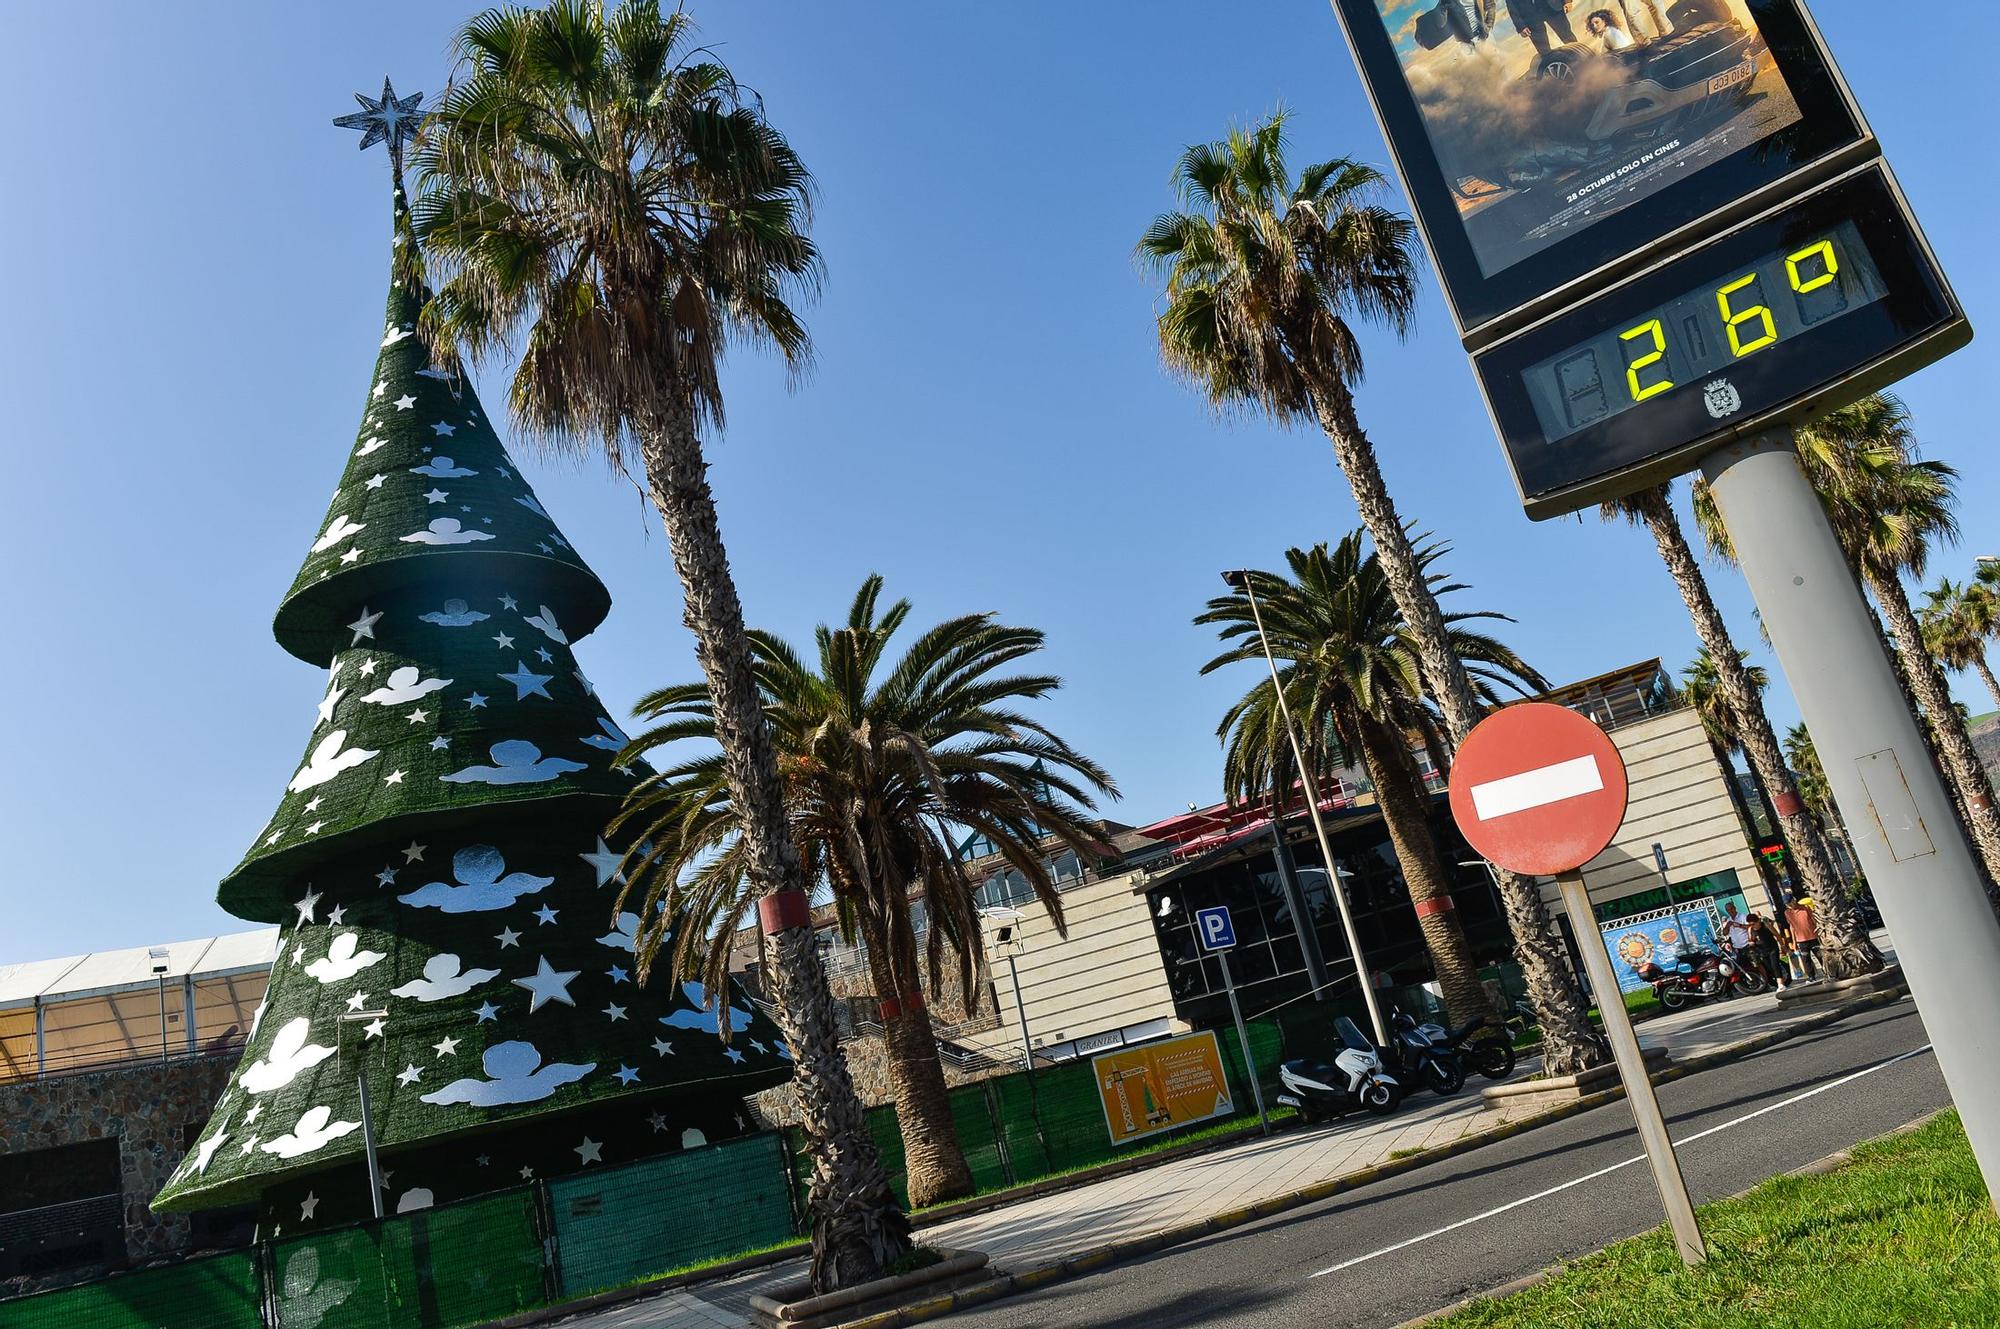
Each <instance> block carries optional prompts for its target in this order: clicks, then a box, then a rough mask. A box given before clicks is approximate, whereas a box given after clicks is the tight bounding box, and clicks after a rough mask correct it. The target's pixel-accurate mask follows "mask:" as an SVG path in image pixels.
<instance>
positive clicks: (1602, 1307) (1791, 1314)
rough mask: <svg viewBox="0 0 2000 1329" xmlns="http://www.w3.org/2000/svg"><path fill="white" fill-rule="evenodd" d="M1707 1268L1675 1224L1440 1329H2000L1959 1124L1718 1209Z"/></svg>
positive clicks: (1711, 1221) (1876, 1147)
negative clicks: (1783, 1328) (1679, 1247)
mask: <svg viewBox="0 0 2000 1329" xmlns="http://www.w3.org/2000/svg"><path fill="white" fill-rule="evenodd" d="M1701 1223H1702V1231H1703V1232H1704V1233H1705V1234H1706V1236H1707V1238H1708V1247H1709V1259H1708V1263H1707V1264H1705V1265H1703V1266H1701V1267H1700V1268H1698V1269H1692V1270H1689V1269H1684V1268H1682V1266H1681V1263H1680V1260H1679V1259H1678V1257H1676V1256H1675V1254H1674V1248H1673V1243H1672V1242H1671V1241H1670V1240H1669V1238H1668V1237H1667V1235H1666V1230H1665V1229H1664V1228H1661V1229H1659V1230H1657V1231H1654V1232H1650V1233H1648V1234H1646V1235H1645V1236H1642V1237H1634V1238H1633V1239H1631V1240H1630V1241H1622V1242H1619V1243H1618V1244H1617V1245H1615V1246H1612V1247H1609V1248H1608V1249H1606V1250H1603V1251H1600V1252H1598V1253H1597V1254H1596V1255H1593V1256H1589V1257H1588V1258H1586V1259H1583V1260H1579V1261H1577V1262H1576V1263H1575V1264H1572V1265H1570V1266H1569V1268H1568V1269H1567V1270H1565V1271H1564V1272H1563V1273H1562V1274H1560V1275H1559V1276H1557V1277H1556V1278H1553V1279H1551V1280H1549V1281H1548V1282H1546V1283H1543V1284H1541V1285H1540V1286H1539V1287H1535V1288H1531V1289H1529V1290H1528V1291H1526V1292H1523V1293H1520V1294H1518V1295H1516V1296H1512V1297H1506V1298H1502V1299H1500V1300H1497V1301H1485V1302H1477V1303H1474V1304H1473V1305H1471V1306H1468V1307H1466V1308H1465V1309H1464V1310H1461V1311H1459V1312H1457V1313H1456V1314H1454V1315H1450V1316H1446V1317H1445V1318H1443V1319H1440V1320H1436V1321H1433V1322H1432V1325H1431V1326H1430V1329H1475V1327H1478V1329H1501V1327H1503V1326H1504V1327H1505V1329H1530V1327H1531V1326H1532V1329H1600V1327H1601V1329H1629V1326H1632V1325H1635V1324H1648V1325H1650V1324H1666V1325H1672V1326H1674V1327H1675V1329H1764V1327H1765V1326H1769V1325H1797V1326H1809V1327H1810V1329H1864V1327H1865V1329H1879V1327H1881V1326H1892V1325H1893V1326H1902V1325H1921V1326H1924V1329H1933V1327H1935V1329H1945V1327H1946V1326H1961V1327H1962V1329H1973V1326H1989V1325H2000V1221H1996V1219H1995V1217H1994V1214H1993V1210H1992V1207H1991V1206H1990V1205H1989V1203H1988V1201H1987V1196H1986V1187H1985V1186H1984V1185H1983V1184H1982V1183H1981V1182H1980V1179H1979V1169H1978V1168H1977V1166H1975V1165H1974V1163H1973V1161H1972V1152H1971V1150H1970V1149H1968V1148H1967V1147H1966V1143H1965V1132H1964V1131H1963V1130H1962V1129H1961V1128H1960V1126H1959V1124H1958V1115H1957V1114H1956V1113H1955V1112H1947V1113H1945V1114H1944V1115H1942V1116H1940V1117H1938V1118H1937V1119H1936V1120H1934V1121H1932V1122H1930V1123H1929V1124H1928V1125H1926V1126H1924V1127H1923V1128H1922V1129H1921V1130H1918V1131H1916V1132H1913V1133H1912V1134H1909V1135H1903V1136H1898V1137H1896V1138H1894V1139H1890V1140H1883V1141H1879V1142H1876V1143H1874V1144H1867V1145H1863V1146H1861V1147H1859V1148H1857V1149H1856V1150H1855V1151H1854V1161H1853V1162H1852V1163H1850V1164H1848V1165H1847V1166H1846V1167H1843V1168H1841V1169H1840V1170H1839V1171H1837V1172H1833V1173H1829V1174H1827V1175H1825V1176H1819V1177H1775V1178H1773V1179H1772V1180H1770V1181H1768V1182H1765V1183H1764V1184H1763V1185H1761V1186H1759V1187H1757V1188H1756V1189H1755V1190H1753V1191H1751V1192H1750V1193H1749V1194H1748V1195H1745V1196H1742V1197H1741V1198H1738V1199H1734V1200H1723V1201H1720V1202H1718V1203H1716V1204H1711V1205H1704V1206H1703V1207H1702V1209H1701Z"/></svg>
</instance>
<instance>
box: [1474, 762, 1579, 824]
mask: <svg viewBox="0 0 2000 1329" xmlns="http://www.w3.org/2000/svg"><path fill="white" fill-rule="evenodd" d="M1602 788H1604V774H1603V772H1601V771H1599V770H1598V769H1597V758H1596V757H1572V758H1571V759H1570V760H1568V761H1559V762H1557V763H1556V764H1555V765H1553V766H1542V767H1539V768H1537V769H1535V770H1532V771H1522V772H1521V773H1520V774H1519V775H1509V776H1507V777H1505V778H1504V779H1499V780H1488V781H1487V782H1486V783H1485V784H1476V785H1474V786H1472V810H1473V811H1474V812H1476V813H1478V814H1479V819H1480V820H1481V821H1492V820H1493V819H1494V818H1495V817H1504V816H1506V815H1508V814H1509V813H1512V812H1526V811H1527V810H1528V809H1529V808H1539V807H1543V806H1546V805H1547V804H1550V803H1560V802H1562V801H1563V800H1564V799H1566V798H1577V797H1579V796H1581V795H1583V794H1594V793H1596V792H1597V791H1598V790H1600V789H1602Z"/></svg>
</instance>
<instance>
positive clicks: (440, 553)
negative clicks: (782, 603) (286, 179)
mask: <svg viewBox="0 0 2000 1329" xmlns="http://www.w3.org/2000/svg"><path fill="white" fill-rule="evenodd" d="M361 100H362V102H363V105H364V106H365V107H367V108H368V110H367V112H366V113H364V114H363V115H361V116H355V117H347V118H346V120H347V121H350V122H352V123H354V124H355V126H356V127H360V128H365V129H366V130H367V131H368V137H367V140H366V141H365V142H364V146H367V145H368V143H372V142H376V141H382V140H385V139H386V140H387V141H388V142H389V143H390V147H391V150H392V155H393V157H394V159H395V161H396V167H397V169H396V189H395V204H394V211H395V219H394V235H395V257H394V260H393V261H392V269H391V279H390V286H389V302H388V320H387V324H386V326H385V328H384V331H383V337H382V343H381V348H380V352H379V354H378V355H377V358H376V362H375V375H374V378H373V379H372V380H371V383H370V386H369V390H368V400H367V407H366V410H365V411H364V413H363V416H362V423H361V428H360V431H359V433H358V435H357V437H356V443H355V447H354V450H353V452H352V454H351V455H350V457H349V458H348V462H347V467H346V471H345V473H344V474H343V475H342V477H341V481H340V485H339V488H338V489H337V490H336V491H335V493H334V498H333V502H332V503H331V504H330V505H329V507H328V509H327V517H326V521H325V522H324V524H323V525H322V526H321V528H320V532H319V534H318V536H317V538H316V539H315V540H314V541H313V542H312V545H311V547H310V549H309V550H308V551H307V555H306V560H305V564H304V566H303V567H302V568H301V569H300V571H299V574H298V577H297V579H296V580H295V581H294V582H293V584H292V587H291V590H290V591H289V592H288V593H287V594H286V596H285V599H284V602H283V603H282V605H281V606H280V607H279V609H278V615H277V620H276V623H275V626H274V631H275V634H276V636H277V639H278V642H279V644H280V645H282V646H283V647H284V648H285V649H286V650H288V651H290V652H291V653H292V654H293V655H296V656H298V657H299V658H300V659H303V660H306V661H308V662H309V663H312V664H315V665H320V666H323V667H326V668H327V669H328V676H327V687H326V693H325V696H324V697H323V698H322V700H321V701H320V703H319V706H318V713H317V716H316V718H315V722H314V725H313V730H312V734H311V737H310V738H309V739H308V740H307V743H306V755H305V757H304V760H303V761H302V763H301V765H300V766H299V768H298V772H297V774H296V775H294V776H293V777H292V779H291V781H290V783H289V784H288V785H287V786H286V789H285V793H284V797H283V799H282V800H281V801H280V803H279V805H278V810H277V813H276V814H275V815H274V816H273V817H272V818H271V820H270V822H269V823H268V824H266V826H265V827H264V828H263V830H262V831H260V832H259V833H258V835H257V838H256V840H255V842H254V844H253V845H252V847H251V849H250V852H249V853H248V855H247V856H246V857H245V858H244V860H243V861H242V862H241V863H239V864H238V865H237V866H236V868H235V869H234V870H233V871H232V872H231V873H230V874H229V876H228V877H227V878H226V879H225V880H224V881H223V882H222V885H221V888H220V891H219V895H218V898H219V900H220V902H221V903H222V905H223V906H224V907H225V908H227V909H228V910H229V911H230V912H231V913H233V914H236V915H237V916H239V917H242V918H246V919H253V920H257V921H261V922H274V923H279V924H281V925H282V926H283V941H282V948H281V952H280V954H279V957H278V962H277V965H276V966H275V968H274V969H273V971H272V975H271V985H270V990H269V993H268V995H267V996H266V998H265V1002H264V1004H263V1006H262V1007H260V1008H259V1010H258V1013H257V1018H256V1019H255V1020H254V1021H253V1022H252V1025H251V1028H250V1032H249V1038H248V1042H247V1043H246V1045H245V1047H244V1051H243V1056H242V1061H241V1063H240V1065H239V1068H238V1070H237V1073H236V1074H235V1076H234V1077H233V1078H232V1080H231V1082H230V1084H229V1087H228V1088H227V1089H226V1090H225V1091H224V1092H223V1094H222V1096H221V1098H220V1099H218V1100H217V1102H216V1105H215V1111H214V1115H213V1116H212V1118H211V1119H210V1121H209V1123H208V1127H207V1129H206V1130H205V1131H203V1133H202V1135H201V1138H200V1139H199V1141H198V1142H197V1143H196V1145H195V1147H194V1148H193V1149H192V1150H190V1151H189V1153H188V1155H187V1157H186V1159H185V1160H183V1162H182V1164H181V1165H180V1167H179V1169H178V1170H177V1171H176V1172H175V1173H174V1174H173V1176H172V1178H171V1179H170V1180H169V1182H168V1184H167V1186H166V1187H165V1188H164V1189H163V1190H162V1191H161V1192H160V1194H159V1196H158V1197H157V1199H156V1200H155V1201H154V1207H155V1208H159V1209H166V1210H173V1209H196V1208H207V1207H211V1206H217V1205H229V1204H239V1203H246V1202H255V1203H256V1204H257V1205H258V1206H259V1214H260V1219H261V1220H262V1222H263V1224H264V1226H265V1230H266V1231H267V1233H268V1232H277V1231H282V1232H286V1233H292V1232H297V1231H299V1230H301V1229H302V1228H312V1227H315V1226H320V1225H324V1224H326V1223H328V1222H330V1221H341V1220H347V1219H354V1218H365V1217H367V1216H369V1213H370V1210H371V1205H370V1202H369V1191H370V1187H369V1182H368V1180H367V1172H366V1167H365V1164H364V1161H363V1146H364V1135H363V1131H362V1129H361V1123H362V1118H363V1109H362V1103H361V1090H360V1079H359V1077H360V1076H361V1075H363V1074H365V1075H366V1077H367V1082H368V1095H367V1096H368V1100H369V1113H368V1115H369V1116H370V1117H371V1119H372V1124H373V1130H374V1135H375V1140H376V1144H377V1149H378V1153H379V1156H380V1164H381V1167H382V1169H383V1173H384V1177H385V1186H386V1190H385V1194H384V1200H385V1204H384V1207H385V1208H386V1209H387V1210H389V1211H391V1212H394V1211H398V1210H408V1209H413V1208H421V1207H424V1206H427V1205H430V1204H433V1203H442V1202H444V1201H446V1200H450V1199H455V1198H459V1197H461V1196H464V1195H469V1194H474V1193H477V1192H480V1191H488V1190H494V1189H497V1188H499V1187H502V1186H507V1185H516V1184H519V1183H520V1182H521V1181H523V1180H526V1179H531V1178H537V1177H540V1178H548V1177H553V1176H558V1175H562V1174H565V1173H570V1172H575V1171H578V1170H580V1169H583V1168H588V1167H594V1166H600V1165H606V1164H611V1163H615V1162H620V1161H627V1160H630V1159H634V1158H638V1157H642V1156H645V1155H650V1154H656V1153H660V1152H663V1151H666V1150H671V1149H678V1148H682V1147H686V1146H690V1145H696V1144H700V1143H703V1142H705V1141H709V1140H714V1139H717V1138H719V1137H722V1136H727V1135H731V1134H736V1133H739V1132H741V1131H743V1130H745V1129H748V1128H749V1125H750V1123H749V1121H748V1117H747V1113H746V1111H745V1109H744V1108H743V1106H742V1098H743V1096H744V1095H746V1094H749V1093H753V1092H755V1091H757V1090H759V1089H763V1088H766V1087H768V1086H770V1085H772V1084H775V1083H777V1082H779V1081H781V1080H783V1079H784V1078H785V1077H786V1076H787V1075H788V1074H789V1066H788V1061H789V1056H788V1053H787V1052H786V1050H785V1049H784V1047H783V1046H782V1043H781V1039H780V1035H779V1033H778V1031H777V1030H776V1029H775V1028H774V1027H773V1025H772V1024H771V1023H770V1021H769V1020H767V1019H765V1018H764V1017H763V1016H762V1015H761V1014H759V1013H758V1012H757V1011H756V1010H755V1008H754V1007H752V1006H751V1005H750V1003H748V1002H747V1001H745V1000H743V999H742V998H741V997H740V995H738V994H736V993H735V992H734V990H733V989H732V991H731V992H729V993H724V994H710V993H708V992H706V991H704V990H703V989H702V987H701V986H700V985H699V984H693V983H690V984H686V985H684V986H682V987H679V988H671V987H668V986H667V985H665V984H657V985H653V986H649V987H645V988H641V987H640V986H639V985H638V983H637V981H636V978H635V969H636V965H635V963H634V938H635V934H636V931H637V928H638V924H639V919H638V918H637V917H636V916H635V915H632V914H629V913H626V914H620V915H617V916H616V917H615V918H614V916H613V901H614V900H615V898H616V896H617V893H618V882H619V878H618V863H619V857H620V854H619V850H618V848H614V847H613V846H611V845H608V844H606V842H605V840H604V839H603V838H602V835H601V829H602V828H603V826H604V825H605V823H606V822H607V821H608V820H609V819H610V817H611V815H612V813H613V811H614V810H615V809H616V807H617V804H618V801H619V800H620V799H621V798H622V797H623V796H624V795H625V794H626V793H627V792H628V791H629V790H630V789H631V788H632V786H633V784H634V783H635V781H636V780H637V779H638V778H639V776H638V774H636V773H635V772H634V771H631V770H624V769H620V768H618V767H616V766H614V765H613V764H612V763H613V761H614V760H615V757H616V754H617V752H618V750H619V749H620V748H621V747H623V746H624V743H625V735H624V734H622V733H621V732H620V731H619V728H618V725H617V724H616V723H615V722H614V721H613V719H612V718H611V716H610V714H609V713H608V712H607V711H606V710H605V708H604V706H603V705H602V704H601V703H600V702H599V701H598V700H597V699H596V697H595V695H594V694H593V692H592V690H591V686H590V683H589V681H588V680H587V679H586V678H585V676H584V673H583V671H582V669H581V668H580V667H579V666H578V663H577V660H576V657H575V656H574V654H573V653H572V646H573V644H574V643H575V642H576V641H578V640H579V639H581V638H582V637H584V636H585V635H586V634H588V633H589V632H591V631H592V630H593V629H594V628H596V627H597V625H598V624H599V623H600V622H601V621H602V620H603V618H604V616H605V614H606V612H607V611H608V610H609V608H610V597H609V596H608V595H607V594H606V592H605V590H604V587H603V586H602V585H601V584H600V583H599V582H598V580H597V578H596V576H595V575H594V574H592V572H591V571H590V569H589V568H588V567H586V566H585V565H584V563H583V561H582V559H581V558H579V557H578V555H577V553H576V551H575V549H574V548H573V547H572V546H571V545H570V543H569V541H568V540H566V539H564V538H563V535H562V533H561V532H560V531H559V530H557V528H556V526H555V523H554V522H553V521H552V520H551V519H550V517H549V514H548V513H547V512H546V511H545V510H544V509H543V508H542V505H541V503H540V502H539V501H538V500H537V499H536V497H535V494H534V491H533V490H532V489H531V488H530V486H529V485H528V483H527V482H526V481H525V480H524V479H523V478H522V477H521V475H520V472H519V470H518V469H517V468H516V467H515V465H514V463H513V461H512V459H511V458H509V456H508V455H507V452H506V449H505V448H504V447H503V446H502V445H501V443H500V439H499V437H498V435H497V434H496V433H495V432H494V430H493V427H492V424H491V423H490V422H489V421H488V419H487V417H486V413H485V411H484V410H482V409H481V407H480V405H479V401H478V399H477V397H476V396H475V395H474V394H473V392H472V389H471V386H470V385H469V383H466V382H465V381H463V380H462V378H461V377H460V376H459V375H458V374H457V373H456V372H455V371H454V369H453V368H452V367H450V366H444V365H437V364H433V363H432V362H431V361H430V359H429V357H428V354H427V352H426V350H425V347H424V344H423V341H422V339H421V338H420V337H418V336H417V335H416V326H417V316H418V313H419V311H420V310H421V308H422V306H423V301H424V296H425V292H424V288H423V286H422V280H421V276H420V275H419V274H420V271H421V264H420V263H419V262H418V260H417V254H416V251H415V242H414V241H413V240H412V238H411V233H410V226H409V218H408V214H407V208H406V204H405V200H404V197H403V192H402V179H401V147H402V143H403V140H404V139H406V138H408V137H409V136H410V134H411V133H412V132H413V131H414V126H415V105H416V100H417V99H416V98H414V97H412V98H405V99H402V100H400V101H399V100H397V99H396V98H395V97H394V95H393V93H392V92H391V90H390V89H389V88H388V87H387V86H386V84H385V86H384V89H383V97H382V100H381V101H380V102H375V101H373V100H372V99H367V98H363V99H361ZM718 998H720V999H723V1000H727V1002H728V1004H729V1007H730V1009H729V1011H728V1014H727V1018H728V1021H729V1024H730V1026H731V1028H732V1029H733V1030H734V1034H733V1038H732V1040H731V1042H730V1044H729V1045H727V1046H725V1045H724V1044H723V1042H722V1041H721V1039H720V1038H719V1037H718V1036H717V1035H718V1016H719V1014H720V1013H721V1012H720V1008H719V1004H718V1000H717V999H718ZM371 1012H380V1014H371Z"/></svg>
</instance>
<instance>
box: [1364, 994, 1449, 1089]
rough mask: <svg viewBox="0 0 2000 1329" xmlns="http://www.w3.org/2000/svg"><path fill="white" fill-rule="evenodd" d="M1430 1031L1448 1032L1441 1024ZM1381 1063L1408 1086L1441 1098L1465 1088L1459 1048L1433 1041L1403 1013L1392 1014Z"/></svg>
mask: <svg viewBox="0 0 2000 1329" xmlns="http://www.w3.org/2000/svg"><path fill="white" fill-rule="evenodd" d="M1430 1028H1432V1029H1436V1030H1437V1031H1438V1032H1439V1033H1444V1032H1445V1031H1444V1030H1443V1029H1442V1028H1441V1027H1440V1026H1438V1025H1431V1026H1430ZM1447 1037H1448V1035H1447ZM1382 1061H1383V1064H1384V1065H1386V1066H1387V1067H1388V1068H1389V1069H1390V1070H1391V1071H1392V1072H1394V1073H1395V1074H1397V1075H1399V1076H1401V1077H1403V1079H1404V1080H1405V1081H1406V1082H1407V1083H1409V1084H1412V1085H1419V1086H1421V1087H1423V1088H1425V1089H1429V1090H1431V1091H1433V1092H1435V1093H1437V1094H1439V1095H1440V1096H1443V1095H1448V1094H1455V1093H1457V1092H1458V1091H1459V1090H1461V1089H1463V1088H1465V1065H1464V1063H1463V1062H1461V1061H1460V1060H1459V1055H1458V1049H1457V1048H1455V1047H1450V1046H1447V1045H1446V1043H1445V1042H1444V1041H1443V1040H1437V1041H1433V1040H1432V1038H1431V1037H1430V1035H1428V1034H1426V1033H1425V1032H1424V1030H1423V1029H1422V1028H1421V1027H1419V1026H1418V1024H1417V1022H1416V1021H1415V1020H1413V1019H1412V1018H1410V1017H1409V1016H1408V1015H1406V1014H1404V1013H1403V1012H1402V1011H1391V1012H1390V1013H1389V1046H1388V1047H1386V1048H1383V1049H1382Z"/></svg>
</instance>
